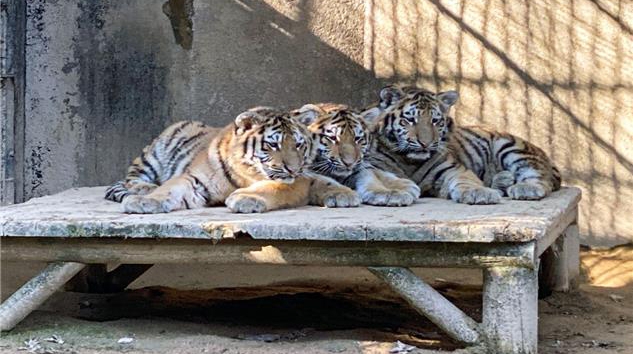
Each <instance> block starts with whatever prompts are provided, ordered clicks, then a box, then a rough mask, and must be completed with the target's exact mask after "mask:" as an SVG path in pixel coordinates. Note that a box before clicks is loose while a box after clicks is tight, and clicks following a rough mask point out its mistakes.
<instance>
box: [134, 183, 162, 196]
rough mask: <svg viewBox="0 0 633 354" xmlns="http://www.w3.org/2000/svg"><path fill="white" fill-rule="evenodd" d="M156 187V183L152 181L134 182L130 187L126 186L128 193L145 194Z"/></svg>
mask: <svg viewBox="0 0 633 354" xmlns="http://www.w3.org/2000/svg"><path fill="white" fill-rule="evenodd" d="M156 188H158V185H156V184H154V183H145V182H141V183H135V184H133V185H132V186H130V188H128V191H129V193H130V194H135V195H147V194H150V193H151V192H152V191H154V189H156Z"/></svg>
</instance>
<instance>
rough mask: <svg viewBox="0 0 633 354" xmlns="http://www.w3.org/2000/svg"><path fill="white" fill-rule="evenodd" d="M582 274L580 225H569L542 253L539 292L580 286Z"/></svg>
mask: <svg viewBox="0 0 633 354" xmlns="http://www.w3.org/2000/svg"><path fill="white" fill-rule="evenodd" d="M579 275H580V240H579V236H578V225H576V224H572V225H569V226H568V227H567V228H566V229H565V231H564V232H563V233H562V234H561V235H560V236H559V237H558V238H557V239H556V241H554V243H553V244H552V245H551V246H550V247H549V248H548V249H547V250H546V251H545V252H543V254H542V255H541V274H540V275H539V277H540V278H539V286H540V288H539V293H540V295H541V297H543V295H550V294H551V292H552V291H563V292H568V291H570V290H573V289H575V288H576V287H577V286H578V277H579Z"/></svg>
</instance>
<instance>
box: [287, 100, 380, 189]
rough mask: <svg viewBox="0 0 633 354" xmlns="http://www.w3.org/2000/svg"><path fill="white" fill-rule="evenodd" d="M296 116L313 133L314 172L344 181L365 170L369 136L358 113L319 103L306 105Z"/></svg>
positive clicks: (298, 110)
mask: <svg viewBox="0 0 633 354" xmlns="http://www.w3.org/2000/svg"><path fill="white" fill-rule="evenodd" d="M293 113H294V114H295V115H296V116H298V117H299V119H300V120H301V122H302V123H304V124H305V125H307V126H308V129H309V130H310V132H311V133H312V138H313V140H314V144H315V145H316V156H315V158H314V162H313V164H312V167H311V168H312V170H313V171H315V172H317V173H320V174H323V175H327V176H330V177H334V178H338V179H343V178H346V177H348V176H349V175H351V174H352V172H354V171H357V170H358V169H359V168H362V166H363V158H364V156H365V154H366V153H367V151H368V149H369V145H370V134H369V129H368V126H367V124H366V123H365V121H364V119H363V117H362V116H361V115H360V113H359V112H357V111H355V110H352V109H350V108H349V107H347V106H346V105H341V104H333V103H320V104H306V105H304V106H303V107H301V108H299V109H297V110H295V111H293Z"/></svg>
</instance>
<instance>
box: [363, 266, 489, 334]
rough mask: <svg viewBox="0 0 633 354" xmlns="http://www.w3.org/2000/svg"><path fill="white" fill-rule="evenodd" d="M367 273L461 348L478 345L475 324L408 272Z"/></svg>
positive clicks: (387, 269) (382, 270) (384, 269)
mask: <svg viewBox="0 0 633 354" xmlns="http://www.w3.org/2000/svg"><path fill="white" fill-rule="evenodd" d="M369 270H370V271H371V272H372V273H373V274H375V275H376V276H377V277H378V278H380V279H381V280H383V281H384V282H385V283H387V284H388V285H389V286H390V287H391V288H392V289H393V290H394V291H395V292H396V293H398V294H400V295H401V296H402V297H403V298H404V299H405V300H406V301H407V302H408V303H409V304H410V305H411V306H412V307H413V308H415V309H416V310H417V311H418V312H420V313H421V314H422V315H424V316H426V317H427V318H428V319H429V320H431V322H433V323H434V324H435V325H436V326H438V327H439V328H441V329H442V330H444V331H445V332H446V333H447V334H448V335H449V336H450V337H451V338H453V339H454V340H456V341H458V342H460V343H464V344H475V343H477V342H478V341H479V333H478V329H479V325H478V324H477V322H475V321H474V320H473V319H472V318H470V317H468V315H466V314H465V313H463V312H462V311H461V310H460V309H458V308H457V307H455V305H453V304H452V303H451V302H450V301H448V300H447V299H446V298H445V297H444V296H442V295H441V294H440V293H438V292H437V291H435V289H433V288H432V287H431V286H429V285H428V284H426V283H425V282H424V281H422V280H421V279H420V278H418V277H417V276H416V275H415V274H413V272H412V271H410V270H409V269H406V268H399V267H370V268H369Z"/></svg>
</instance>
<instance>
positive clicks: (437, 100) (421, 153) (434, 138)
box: [362, 85, 459, 162]
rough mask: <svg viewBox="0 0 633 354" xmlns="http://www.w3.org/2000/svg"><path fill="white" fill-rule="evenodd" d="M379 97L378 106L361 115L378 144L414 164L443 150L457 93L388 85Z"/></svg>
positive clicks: (451, 123)
mask: <svg viewBox="0 0 633 354" xmlns="http://www.w3.org/2000/svg"><path fill="white" fill-rule="evenodd" d="M379 96H380V101H379V103H378V104H377V105H376V106H374V107H371V108H369V109H366V110H365V111H363V113H362V114H363V117H365V119H366V120H367V121H370V122H373V124H374V126H373V129H374V132H375V134H376V136H377V140H378V141H379V142H380V143H381V144H383V145H385V146H386V147H387V148H388V149H389V150H391V151H393V152H394V153H396V154H398V155H401V156H404V157H405V158H407V159H408V160H411V161H413V162H416V161H417V162H421V161H426V160H427V159H429V158H430V157H431V155H432V154H434V153H436V152H438V151H443V150H445V149H446V147H447V145H448V141H449V137H450V133H451V131H452V130H453V125H454V122H453V119H452V118H451V117H449V116H448V111H449V109H450V108H451V106H453V105H454V104H455V102H457V99H458V98H459V94H458V93H457V92H456V91H446V92H439V93H435V92H431V91H427V90H424V89H420V88H417V87H413V86H397V85H389V86H386V87H384V88H383V89H382V90H380V94H379Z"/></svg>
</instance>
